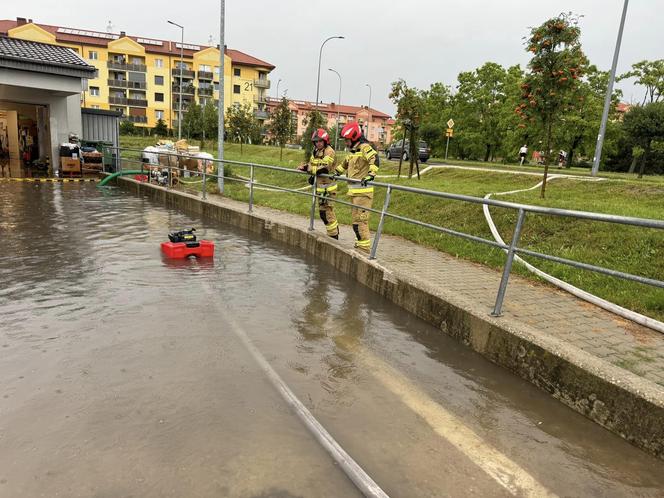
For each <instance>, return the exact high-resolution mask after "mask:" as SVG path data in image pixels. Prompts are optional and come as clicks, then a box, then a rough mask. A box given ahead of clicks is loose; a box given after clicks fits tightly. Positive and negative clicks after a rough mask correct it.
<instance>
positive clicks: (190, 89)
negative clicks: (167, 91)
mask: <svg viewBox="0 0 664 498" xmlns="http://www.w3.org/2000/svg"><path fill="white" fill-rule="evenodd" d="M195 90H196V89H195V88H194V85H184V86H183V87H182V94H183V95H193V94H194V93H195ZM172 93H173V94H178V95H179V94H180V87H179V86H178V85H173V90H172Z"/></svg>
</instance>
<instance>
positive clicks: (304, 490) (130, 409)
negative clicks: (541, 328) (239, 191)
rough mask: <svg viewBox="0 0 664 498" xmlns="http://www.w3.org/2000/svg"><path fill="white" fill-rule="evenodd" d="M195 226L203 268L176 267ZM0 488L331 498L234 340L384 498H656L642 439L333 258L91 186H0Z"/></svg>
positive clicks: (659, 482) (103, 495) (301, 441)
mask: <svg viewBox="0 0 664 498" xmlns="http://www.w3.org/2000/svg"><path fill="white" fill-rule="evenodd" d="M190 226H195V227H196V228H197V229H198V235H199V238H204V239H210V240H213V241H214V242H215V243H216V254H215V257H214V260H213V261H206V260H186V261H169V260H165V259H163V258H162V256H161V254H160V250H159V244H160V242H162V241H164V240H166V239H167V233H168V232H169V231H170V230H174V229H182V228H188V227H190ZM0 241H1V244H2V246H1V247H2V252H1V253H0V282H1V284H0V316H1V317H2V322H1V323H2V325H1V329H0V497H3V498H4V497H7V498H10V497H11V498H14V497H42V496H44V497H52V496H58V497H95V498H115V497H118V498H120V497H121V498H127V497H161V496H177V497H220V496H230V497H243V498H244V497H282V498H287V497H318V496H321V497H342V496H343V497H345V496H361V495H360V493H359V491H358V490H357V488H356V487H355V486H354V484H353V483H352V482H351V481H350V480H349V479H348V477H347V476H346V475H345V474H344V472H343V471H342V469H341V468H340V467H339V466H338V465H336V464H335V462H334V461H333V459H332V458H331V457H330V455H329V454H328V453H327V452H326V451H325V449H323V447H322V446H321V445H320V444H319V442H318V441H317V440H316V439H315V438H314V437H313V435H312V434H311V433H310V432H309V430H308V429H307V427H306V426H305V425H304V424H303V423H302V422H301V421H300V419H299V418H297V416H296V415H295V414H294V412H293V411H292V410H291V408H290V407H289V406H288V404H287V403H286V402H285V401H284V399H283V398H282V397H281V396H280V394H279V393H278V392H277V390H275V388H274V386H273V385H272V384H271V383H270V382H269V380H268V378H267V377H266V375H265V374H264V372H263V371H262V370H261V368H260V366H259V365H258V363H257V362H256V360H255V358H254V357H252V355H251V354H250V352H249V351H248V350H247V348H246V347H245V345H243V343H242V341H241V340H240V339H239V336H238V334H245V335H246V336H247V337H248V338H249V340H250V341H251V343H252V344H253V345H254V346H255V347H256V348H257V349H258V350H259V351H260V352H261V354H262V355H263V356H264V358H265V359H266V360H267V361H268V362H269V364H270V365H271V367H272V368H273V369H274V370H275V371H276V372H277V373H278V374H279V375H280V376H281V377H282V378H283V380H284V381H285V382H286V383H287V384H288V385H289V386H290V388H291V390H292V391H293V392H294V394H295V395H296V396H297V397H298V398H299V399H300V400H301V401H302V403H303V404H304V405H306V407H307V408H308V409H309V410H310V411H311V413H312V414H313V415H314V416H315V417H316V418H317V420H318V421H319V422H320V423H321V424H322V425H323V426H324V427H325V428H326V429H327V431H329V433H330V434H331V435H332V436H333V437H334V438H335V439H336V441H337V442H338V443H339V444H340V445H341V446H342V447H343V448H344V449H345V450H346V451H347V452H348V453H349V454H350V455H351V456H352V457H353V458H354V459H355V461H356V462H357V463H358V464H359V465H360V466H362V468H363V469H364V470H365V471H366V472H367V473H368V474H369V475H370V476H371V477H372V478H373V479H374V480H375V481H376V482H377V483H378V484H379V485H380V486H381V488H382V489H383V490H384V491H385V492H386V493H388V494H389V495H390V496H392V497H419V496H454V497H457V496H458V497H465V496H478V497H489V496H490V497H493V496H593V497H603V496H606V497H623V496H624V497H641V496H643V497H661V496H664V462H662V461H659V460H656V459H654V458H652V457H650V456H648V455H647V454H645V453H643V452H641V451H640V450H638V449H635V448H634V447H632V446H631V445H629V444H627V443H626V442H624V441H623V440H621V439H620V438H618V437H617V436H614V435H613V434H611V433H609V432H608V431H605V430H604V429H602V428H600V427H599V426H597V425H595V424H593V423H592V422H590V421H588V420H586V419H585V418H583V417H582V416H580V415H578V414H576V413H575V412H573V411H571V410H570V409H568V408H566V407H564V406H563V405H562V404H561V403H559V402H557V401H555V400H553V399H551V398H550V397H549V396H547V395H545V394H544V393H542V392H540V391H539V390H537V389H536V388H535V387H533V386H531V385H530V384H528V383H526V382H524V381H521V380H519V379H518V378H516V377H514V376H513V375H511V374H510V373H508V372H507V371H505V370H503V369H501V368H499V367H497V366H495V365H493V364H491V363H489V362H488V361H486V360H484V359H483V358H482V357H480V356H479V355H477V354H475V353H473V352H472V351H470V350H469V349H467V348H465V347H463V346H462V345H460V344H459V343H457V342H455V341H454V340H452V339H450V338H448V337H446V336H444V335H443V334H442V332H440V331H439V330H437V329H435V328H434V327H432V326H430V325H428V324H426V323H424V322H422V321H421V320H419V319H417V318H415V317H413V316H411V315H409V314H407V313H406V312H404V311H403V310H402V309H400V308H397V307H396V306H394V305H393V304H392V303H390V302H388V301H386V300H384V299H382V298H380V297H379V296H377V295H375V294H374V293H372V292H371V291H369V290H368V289H366V288H364V287H361V286H360V285H358V284H357V283H356V282H355V281H352V280H350V279H348V278H347V277H346V276H344V275H342V274H339V273H338V272H336V271H335V269H334V268H332V267H331V266H328V265H325V264H321V263H319V262H317V261H316V260H315V258H313V257H311V256H308V255H306V254H304V253H302V252H300V251H298V250H295V249H293V248H290V247H286V246H283V245H279V244H276V243H273V242H270V241H267V240H263V239H261V238H259V237H255V236H252V235H249V234H247V233H245V232H243V231H240V230H237V229H234V228H232V227H229V226H224V225H220V224H218V223H215V222H212V221H210V220H206V219H201V218H197V217H195V216H191V215H187V214H185V213H181V212H177V211H174V210H169V209H166V208H164V207H162V206H160V205H158V204H156V203H154V202H152V201H150V200H148V199H146V198H137V197H134V196H132V195H129V194H127V193H125V192H123V191H121V190H118V189H108V190H101V189H97V188H95V186H94V185H92V184H30V183H21V184H0Z"/></svg>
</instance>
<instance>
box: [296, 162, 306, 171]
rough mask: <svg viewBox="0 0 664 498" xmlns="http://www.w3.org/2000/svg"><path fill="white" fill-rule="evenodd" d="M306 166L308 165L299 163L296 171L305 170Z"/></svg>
mask: <svg viewBox="0 0 664 498" xmlns="http://www.w3.org/2000/svg"><path fill="white" fill-rule="evenodd" d="M307 166H308V165H307V164H300V165H299V166H298V167H297V170H298V171H307Z"/></svg>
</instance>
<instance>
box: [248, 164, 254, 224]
mask: <svg viewBox="0 0 664 498" xmlns="http://www.w3.org/2000/svg"><path fill="white" fill-rule="evenodd" d="M253 211H254V165H253V164H252V165H251V166H250V167H249V212H250V213H252V212H253Z"/></svg>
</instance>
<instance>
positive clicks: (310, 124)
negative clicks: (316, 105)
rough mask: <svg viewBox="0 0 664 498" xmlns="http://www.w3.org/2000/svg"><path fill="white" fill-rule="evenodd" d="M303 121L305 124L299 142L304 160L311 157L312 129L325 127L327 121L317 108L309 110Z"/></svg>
mask: <svg viewBox="0 0 664 498" xmlns="http://www.w3.org/2000/svg"><path fill="white" fill-rule="evenodd" d="M305 123H306V125H307V127H306V129H305V130H304V133H303V134H302V138H301V140H302V141H301V144H302V148H303V149H304V160H305V161H306V160H308V159H309V158H310V157H311V152H312V150H313V143H312V142H311V136H312V135H313V134H314V131H315V130H317V129H318V128H325V127H326V126H325V125H326V124H327V122H326V119H325V118H324V117H323V115H322V114H321V112H320V111H319V110H318V109H314V110H313V111H311V112H310V113H309V114H308V115H307V117H306V118H305Z"/></svg>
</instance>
